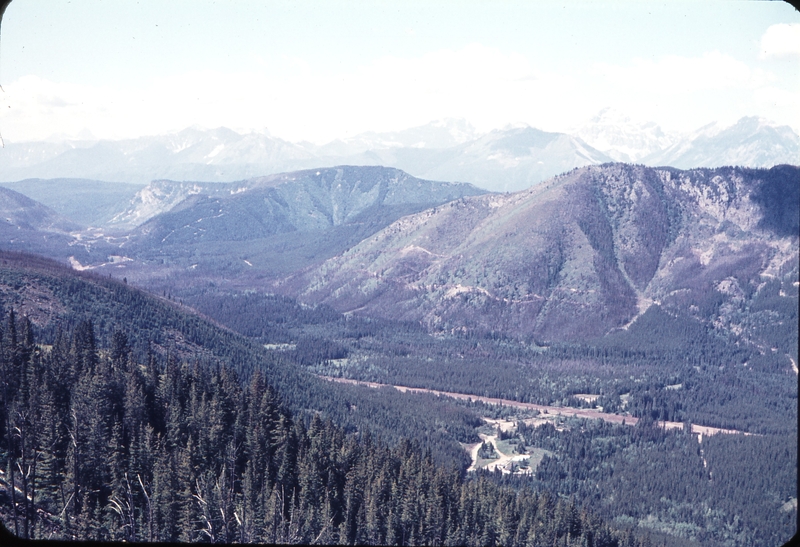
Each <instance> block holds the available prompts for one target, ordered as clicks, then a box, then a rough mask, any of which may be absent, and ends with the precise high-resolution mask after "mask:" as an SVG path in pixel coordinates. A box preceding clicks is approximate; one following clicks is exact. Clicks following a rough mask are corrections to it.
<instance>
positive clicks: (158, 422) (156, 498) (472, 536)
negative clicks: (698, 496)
mask: <svg viewBox="0 0 800 547" xmlns="http://www.w3.org/2000/svg"><path fill="white" fill-rule="evenodd" d="M6 258H8V257H6ZM11 258H16V259H17V260H19V259H20V258H21V257H19V256H17V257H11ZM28 266H29V267H30V264H28ZM44 266H45V267H47V266H50V267H51V268H52V267H53V265H52V264H46V263H45V264H44ZM77 283H79V284H80V281H77ZM120 289H121V290H122V291H131V289H128V288H126V287H120ZM108 326H109V327H110V328H112V329H113V330H112V334H111V336H110V344H109V345H108V346H105V347H103V346H102V345H100V344H98V339H97V337H96V336H95V326H94V324H93V322H92V320H91V319H84V320H81V321H79V322H77V323H69V322H65V323H62V325H61V328H60V329H59V330H58V331H57V333H56V335H55V338H54V339H53V340H52V343H51V344H41V343H39V341H38V340H37V338H36V336H35V334H34V330H35V328H34V325H33V323H32V322H31V320H30V319H29V318H27V317H26V316H22V317H20V316H18V315H17V314H16V313H15V312H14V311H13V309H10V310H9V311H8V314H7V316H6V320H5V321H4V323H3V326H2V333H0V367H2V371H1V372H2V378H3V385H2V394H1V395H2V406H0V412H2V415H1V416H0V456H1V458H0V471H2V473H1V474H0V477H2V478H0V502H1V503H0V515H1V516H2V520H3V523H4V524H5V525H6V527H7V528H8V529H9V530H11V531H13V533H14V534H15V535H17V536H20V537H25V538H47V537H50V538H63V539H100V540H124V541H137V540H146V541H211V542H239V541H242V542H255V541H261V542H271V543H274V542H279V543H283V542H292V543H295V542H301V543H322V544H330V543H341V544H381V545H382V544H409V545H414V544H422V545H434V544H452V545H462V544H476V545H478V544H479V545H495V544H502V545H543V546H544V545H548V546H549V545H552V544H553V543H554V542H557V543H558V544H563V545H586V544H591V545H598V546H603V545H609V546H610V545H620V546H623V545H624V546H627V545H642V544H643V543H642V541H646V538H645V540H640V539H637V538H636V537H634V536H632V535H631V534H630V533H628V532H620V531H617V530H614V529H612V528H609V527H608V526H607V525H605V524H603V523H602V522H601V521H600V520H599V519H597V518H596V517H594V516H592V515H591V514H589V513H587V512H586V511H583V510H580V509H579V508H578V507H576V505H575V504H574V503H573V502H570V501H566V500H563V499H559V498H557V497H555V496H551V495H549V494H546V493H543V494H537V493H534V492H532V491H530V490H527V489H522V490H519V489H510V488H504V487H499V486H497V485H496V484H495V483H494V482H493V481H491V480H488V479H487V478H478V479H474V478H465V477H464V475H463V473H462V471H461V470H460V469H459V468H458V467H455V466H449V467H448V466H442V465H438V464H436V463H435V462H434V460H433V458H432V456H431V453H430V452H429V451H423V450H422V449H421V448H420V447H419V445H417V444H415V443H410V442H408V441H403V442H400V443H399V444H395V445H394V447H393V448H390V447H389V445H387V444H386V443H385V442H384V441H382V440H381V439H379V438H374V437H373V436H372V435H371V434H370V433H369V431H368V430H367V429H364V428H362V429H361V430H359V431H358V432H357V433H347V432H346V431H345V430H343V429H341V428H339V427H337V426H336V425H334V424H333V422H331V420H330V419H323V418H322V417H321V416H320V414H318V413H313V414H311V415H306V416H305V417H303V416H302V415H294V414H293V413H292V412H291V411H289V410H288V409H287V408H286V406H285V405H284V404H283V403H282V401H281V398H280V396H279V395H278V394H277V393H276V392H275V390H274V389H273V388H272V387H271V386H270V385H269V384H268V382H267V380H268V379H269V378H268V377H266V378H265V376H264V375H263V374H262V372H261V370H258V369H257V370H255V371H253V372H252V373H251V375H250V381H249V383H248V384H247V385H243V383H242V382H241V381H240V378H239V377H238V375H237V373H236V371H235V370H233V369H231V368H230V367H229V366H226V365H224V364H219V363H217V364H211V363H203V361H204V357H203V356H201V355H200V354H199V353H196V354H192V352H191V351H185V352H184V354H183V355H181V356H180V357H179V356H178V355H177V354H175V353H170V354H168V355H166V356H160V355H157V354H156V353H155V352H153V351H149V352H148V353H147V354H146V358H145V359H144V360H139V359H137V357H136V355H135V352H134V351H133V350H132V347H131V341H130V340H129V339H128V337H127V336H126V334H124V332H123V331H122V330H120V329H121V328H124V327H126V326H127V325H123V324H116V325H108ZM137 336H138V335H137Z"/></svg>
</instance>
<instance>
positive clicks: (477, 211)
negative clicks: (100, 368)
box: [280, 164, 800, 341]
mask: <svg viewBox="0 0 800 547" xmlns="http://www.w3.org/2000/svg"><path fill="white" fill-rule="evenodd" d="M798 180H800V170H798V168H795V167H789V166H782V167H775V168H773V169H771V170H749V169H741V168H718V169H713V170H706V169H695V170H688V171H679V170H676V169H671V168H665V169H654V168H648V167H643V166H631V165H626V164H610V165H604V166H598V167H594V166H592V167H583V168H580V169H575V170H573V171H571V172H569V173H566V174H564V175H561V176H559V177H555V178H553V179H551V180H549V181H547V182H546V183H543V184H540V185H538V186H535V187H533V188H531V189H530V190H526V191H524V192H519V193H515V194H510V195H496V194H490V195H485V196H478V197H473V198H465V199H462V200H458V201H454V202H451V203H449V204H447V205H444V206H441V207H436V208H434V209H429V210H426V211H423V212H421V213H417V214H415V215H410V216H407V217H405V218H403V219H401V220H399V221H397V222H395V223H394V224H392V225H390V226H388V227H387V228H385V229H384V230H382V231H380V232H378V233H376V234H375V235H374V236H372V237H370V238H368V239H365V240H364V241H362V242H361V243H359V244H358V245H356V246H355V247H353V248H351V249H349V250H348V251H347V252H345V253H344V254H342V255H340V256H337V257H334V258H331V259H329V260H328V261H327V262H325V263H324V264H322V265H320V266H319V267H316V268H314V269H312V270H310V271H306V272H303V273H301V274H298V275H297V276H295V277H293V278H291V279H290V280H288V281H286V282H284V283H283V284H282V285H280V287H282V288H283V290H286V291H287V292H288V293H289V294H293V295H297V296H299V297H300V298H301V299H303V300H305V301H307V302H309V303H325V304H328V305H330V306H333V307H334V308H335V309H338V310H340V311H345V312H353V313H358V314H363V315H368V316H378V317H385V318H392V319H401V320H411V321H421V322H422V323H423V324H425V325H427V326H428V327H429V328H430V329H431V330H444V331H453V330H463V331H465V332H469V331H482V332H489V331H499V332H504V333H514V334H516V335H518V336H532V337H534V339H537V340H543V341H552V340H576V339H586V338H591V337H593V336H602V335H605V334H607V333H609V332H611V331H613V330H614V329H619V328H625V327H626V325H628V324H629V323H630V322H631V321H632V320H634V319H635V318H636V317H638V316H639V315H640V314H642V313H643V312H645V311H646V310H647V309H648V307H649V306H651V305H653V304H657V305H659V306H661V307H662V308H664V309H666V310H671V312H673V313H681V314H688V315H691V316H696V317H698V318H701V319H707V318H708V317H700V316H702V315H703V314H705V313H706V312H708V310H709V306H711V304H710V303H709V302H712V301H714V302H717V300H718V301H719V302H717V303H716V304H714V305H715V306H719V308H718V309H717V310H716V311H714V312H713V313H712V314H711V315H714V321H718V322H721V323H725V325H724V329H723V330H727V331H731V332H733V331H737V330H738V331H739V332H741V331H742V329H743V328H744V327H742V326H741V325H739V324H738V323H739V322H740V321H741V318H738V319H737V317H736V314H735V313H733V312H730V313H728V312H724V310H725V309H726V306H733V309H737V310H738V309H739V308H740V307H741V304H742V302H743V299H744V295H748V294H752V293H753V292H754V291H755V290H756V289H757V288H758V287H759V286H761V285H762V284H763V283H764V281H765V280H766V279H771V278H782V277H783V276H785V275H788V274H790V272H794V273H791V275H794V276H795V277H796V276H797V273H796V272H797V260H798V247H797V241H798V239H797V238H798V233H800V225H799V224H800V223H798V209H800V187H799V186H798V184H797V181H798ZM720 310H723V311H720ZM729 311H730V310H729ZM715 314H717V315H715ZM723 316H724V317H723ZM721 323H720V324H721Z"/></svg>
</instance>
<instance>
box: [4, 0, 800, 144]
mask: <svg viewBox="0 0 800 547" xmlns="http://www.w3.org/2000/svg"><path fill="white" fill-rule="evenodd" d="M0 85H2V88H3V91H0V134H2V137H3V138H4V140H5V141H6V142H24V141H37V140H46V139H54V138H60V137H65V136H66V137H72V138H75V137H78V136H84V137H88V136H92V137H94V138H110V139H121V138H132V137H138V136H144V135H156V134H163V133H167V132H174V131H179V130H181V129H184V128H186V127H190V126H201V127H207V128H213V127H219V126H225V127H229V128H231V129H234V130H236V131H239V132H248V131H260V132H268V133H269V134H271V135H273V136H277V137H281V138H283V139H286V140H289V141H293V142H298V141H303V140H306V141H310V142H314V143H318V144H322V143H325V142H328V141H331V140H333V139H336V138H347V137H352V136H354V135H356V134H358V133H361V132H364V131H379V132H380V131H397V130H400V129H404V128H408V127H413V126H418V125H423V124H426V123H428V122H430V121H433V120H440V119H444V118H463V119H466V120H467V121H469V122H470V123H471V124H472V125H474V126H475V127H476V129H477V130H479V131H481V132H483V131H489V130H491V129H495V128H502V127H505V126H507V125H508V124H514V125H517V124H527V125H530V126H533V127H536V128H539V129H543V130H546V131H563V132H569V131H572V130H574V129H576V128H578V127H580V125H581V124H583V123H586V122H587V121H589V120H590V119H591V118H592V117H593V116H595V115H597V113H598V112H599V111H600V110H602V109H603V108H607V107H608V108H612V109H614V110H615V111H618V112H619V113H621V115H624V116H628V117H630V118H631V119H632V120H633V121H639V122H649V121H653V122H656V123H658V124H659V125H660V126H661V127H662V128H663V129H664V130H666V131H675V132H691V131H694V130H696V129H698V128H700V127H701V126H704V125H706V124H708V123H711V122H718V123H720V124H723V125H730V124H733V123H734V122H735V121H737V120H738V119H739V118H741V117H743V116H761V117H764V118H767V119H768V120H771V121H773V122H775V123H778V124H782V125H789V126H791V127H792V128H793V129H794V131H795V132H798V133H800V14H798V12H797V11H795V10H794V8H793V7H791V6H790V5H789V4H786V3H784V2H779V1H778V2H753V1H731V0H728V1H724V2H712V1H705V2H696V1H695V0H692V1H688V2H681V1H675V0H671V1H669V2H655V1H652V2H651V1H637V2H621V1H620V2H599V1H594V2H577V1H573V2H563V1H562V2H555V1H542V2H529V1H527V0H526V1H503V0H499V1H498V0H495V1H491V2H490V1H471V0H458V1H436V0H428V1H415V0H405V1H402V2H399V1H380V0H378V1H375V0H370V1H363V2H359V1H352V0H351V1H336V0H329V1H302V0H300V1H291V2H288V1H268V0H262V1H245V0H241V1H231V2H211V1H204V0H190V1H177V0H171V1H169V2H164V1H163V0H155V1H151V0H138V1H130V0H113V1H100V0H71V1H68V0H48V1H47V2H42V1H41V0H13V1H12V2H11V4H10V5H9V7H8V9H7V10H6V12H5V15H4V17H3V20H2V28H0Z"/></svg>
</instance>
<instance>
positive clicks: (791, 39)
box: [761, 23, 800, 59]
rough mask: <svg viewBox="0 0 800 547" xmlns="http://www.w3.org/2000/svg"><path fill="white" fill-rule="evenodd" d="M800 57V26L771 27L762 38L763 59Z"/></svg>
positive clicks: (782, 24)
mask: <svg viewBox="0 0 800 547" xmlns="http://www.w3.org/2000/svg"><path fill="white" fill-rule="evenodd" d="M770 57H800V24H785V23H781V24H778V25H772V26H770V27H769V28H768V29H767V31H766V32H765V33H764V35H763V36H762V37H761V58H762V59H768V58H770Z"/></svg>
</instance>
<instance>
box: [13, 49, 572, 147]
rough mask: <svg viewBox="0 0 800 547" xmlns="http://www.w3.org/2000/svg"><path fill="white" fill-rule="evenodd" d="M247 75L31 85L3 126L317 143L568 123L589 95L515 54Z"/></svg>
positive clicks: (20, 134)
mask: <svg viewBox="0 0 800 547" xmlns="http://www.w3.org/2000/svg"><path fill="white" fill-rule="evenodd" d="M254 65H255V66H254V68H253V70H251V71H248V72H237V73H223V72H217V71H202V72H189V73H184V74H179V75H174V76H170V77H168V78H161V79H155V80H152V81H151V82H149V83H146V84H144V85H143V86H142V87H140V88H136V89H131V88H124V89H123V88H112V87H103V88H99V87H91V86H81V85H75V84H65V83H54V82H49V81H47V80H44V79H42V78H38V77H34V76H28V77H25V78H21V79H19V80H17V81H16V82H13V83H11V84H9V85H8V86H7V92H8V93H7V96H6V97H3V99H4V101H5V103H7V104H6V106H8V105H11V106H12V108H11V109H10V110H9V109H8V108H4V109H2V110H3V111H2V113H0V120H2V124H3V133H4V135H7V136H8V139H9V140H14V141H21V140H27V139H38V138H44V137H47V136H48V135H51V134H53V133H66V134H76V133H77V132H79V131H81V130H82V129H84V128H88V129H89V130H91V131H92V133H94V134H95V135H97V136H98V137H101V138H102V137H112V138H113V137H124V136H136V135H141V134H155V133H160V132H164V131H168V130H174V129H180V128H183V127H187V126H190V125H194V124H199V125H202V126H206V127H216V126H220V125H225V126H228V127H251V128H263V127H269V129H270V131H271V132H272V133H273V134H276V135H279V136H281V137H284V138H287V139H290V140H300V139H309V140H315V141H318V142H322V141H326V140H330V139H333V138H336V137H340V136H346V135H352V134H355V133H358V132H362V131H367V130H379V131H380V130H396V129H402V128H406V127H410V126H413V125H418V124H424V123H427V122H428V121H430V120H432V119H439V118H444V117H464V118H467V119H470V120H471V121H472V123H474V124H475V125H476V126H477V127H478V128H479V129H487V130H488V129H492V128H495V127H498V126H502V125H505V124H507V123H509V122H514V121H526V122H528V123H531V124H533V125H537V126H539V127H543V126H547V125H548V124H549V125H551V126H552V125H553V124H557V123H560V122H561V120H560V119H559V115H558V114H559V112H562V111H563V108H562V106H563V107H568V104H562V103H563V102H564V101H565V100H566V101H567V102H568V103H570V102H573V101H574V100H575V92H574V90H575V89H579V88H580V86H577V85H575V82H574V81H572V80H571V79H570V78H568V77H564V76H559V75H556V74H543V73H539V72H537V71H536V70H535V69H534V67H533V66H532V65H531V64H530V62H529V61H528V60H527V59H526V58H525V57H524V56H522V55H519V54H517V53H513V52H512V53H504V52H502V51H500V50H498V49H496V48H489V47H485V46H483V45H480V44H472V45H469V46H466V47H464V48H462V49H460V50H449V49H444V50H439V51H433V52H429V53H426V54H423V55H420V56H417V57H413V58H400V57H382V58H379V59H377V60H375V61H373V62H371V63H370V64H367V65H362V66H360V67H357V68H355V69H352V70H348V71H342V72H338V71H336V67H324V68H322V69H319V68H316V69H315V68H313V67H311V66H309V65H308V63H306V62H305V61H304V60H302V59H295V58H274V59H266V60H265V59H259V60H258V63H254Z"/></svg>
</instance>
